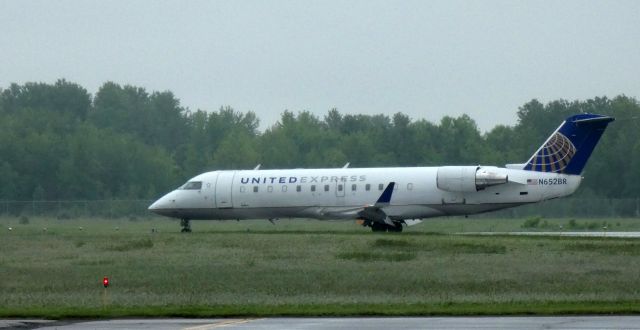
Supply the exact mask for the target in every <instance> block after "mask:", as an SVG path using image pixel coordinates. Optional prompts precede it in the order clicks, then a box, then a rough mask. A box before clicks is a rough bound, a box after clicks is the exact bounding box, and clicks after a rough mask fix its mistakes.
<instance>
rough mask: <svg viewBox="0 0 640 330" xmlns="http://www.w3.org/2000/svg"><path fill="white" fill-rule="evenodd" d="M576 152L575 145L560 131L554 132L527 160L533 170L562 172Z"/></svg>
mask: <svg viewBox="0 0 640 330" xmlns="http://www.w3.org/2000/svg"><path fill="white" fill-rule="evenodd" d="M575 154H576V147H575V146H574V145H573V143H571V141H569V139H568V138H567V137H566V136H564V135H563V134H562V133H560V132H556V133H555V134H554V135H553V136H551V138H550V139H549V140H548V141H547V143H545V144H544V146H543V147H542V148H540V150H539V151H538V153H537V154H536V155H535V157H532V158H531V160H530V161H529V164H528V165H529V166H527V167H530V168H531V169H532V170H534V171H540V172H555V173H562V172H563V170H564V169H565V168H566V167H567V165H569V162H570V161H571V158H573V156H574V155H575Z"/></svg>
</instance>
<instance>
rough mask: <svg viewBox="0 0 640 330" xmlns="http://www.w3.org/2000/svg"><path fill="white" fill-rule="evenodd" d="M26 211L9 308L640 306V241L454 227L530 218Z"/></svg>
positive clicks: (207, 310)
mask: <svg viewBox="0 0 640 330" xmlns="http://www.w3.org/2000/svg"><path fill="white" fill-rule="evenodd" d="M19 220H20V219H19V218H2V219H0V225H2V226H1V227H0V317H50V318H62V317H64V318H69V317H122V316H198V317H205V316H209V317H213V316H269V315H474V314H480V315H487V314H492V315H494V314H561V313H563V314H564V313H588V314H599V313H637V312H640V285H639V284H638V282H637V279H638V278H640V240H635V239H616V238H604V237H598V238H575V237H573V238H572V237H511V236H473V235H451V234H449V233H455V232H474V231H498V229H499V228H510V230H512V231H522V230H523V229H522V227H521V226H522V224H523V223H524V222H525V221H526V219H519V220H514V219H498V220H496V219H459V218H445V219H439V220H434V221H427V222H426V223H424V224H421V225H417V226H414V227H410V228H408V229H407V230H406V232H404V233H387V234H383V233H371V232H370V231H369V230H367V229H365V228H362V227H360V226H357V225H356V224H354V223H351V222H321V221H306V220H287V221H279V222H277V224H276V225H272V224H271V223H269V222H266V221H248V222H231V221H229V222H194V223H193V226H192V227H193V229H194V232H193V233H191V234H181V233H179V225H178V223H177V221H170V220H165V219H160V218H154V219H148V220H137V221H126V220H106V219H72V220H55V219H46V218H31V219H29V223H28V224H20V223H19ZM545 220H546V221H547V223H552V222H553V223H562V222H563V221H564V222H567V220H566V219H564V220H563V219H555V220H554V219H551V220H549V219H545ZM447 221H448V222H447ZM590 221H593V220H591V219H588V220H582V219H576V222H577V223H580V222H585V223H586V222H590ZM598 221H599V222H602V221H607V222H608V223H613V224H615V223H616V222H619V223H620V226H619V227H620V228H621V229H620V230H622V229H623V228H626V229H629V230H633V228H636V226H637V224H636V223H635V222H640V221H638V220H637V219H598ZM461 226H464V227H465V229H464V230H460V227H461ZM8 227H11V228H12V231H9V230H8V229H7V228H8ZM44 228H46V230H44ZM152 229H153V232H152ZM490 229H492V230H490ZM611 230H613V229H611ZM103 276H109V277H110V280H111V286H110V287H109V288H108V289H106V293H107V295H106V296H105V289H104V288H102V285H101V280H102V277H103Z"/></svg>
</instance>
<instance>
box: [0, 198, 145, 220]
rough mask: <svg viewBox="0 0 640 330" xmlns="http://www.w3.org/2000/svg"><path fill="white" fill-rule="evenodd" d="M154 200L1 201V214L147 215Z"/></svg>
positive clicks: (67, 216) (117, 216) (74, 216)
mask: <svg viewBox="0 0 640 330" xmlns="http://www.w3.org/2000/svg"><path fill="white" fill-rule="evenodd" d="M152 202H153V201H152V200H143V199H139V200H117V199H111V200H71V201H69V200H67V201H0V214H2V215H5V216H18V215H31V216H47V217H57V218H59V219H70V218H78V217H106V218H121V217H146V216H151V215H152V214H151V212H149V210H148V209H147V208H148V207H149V205H151V203H152Z"/></svg>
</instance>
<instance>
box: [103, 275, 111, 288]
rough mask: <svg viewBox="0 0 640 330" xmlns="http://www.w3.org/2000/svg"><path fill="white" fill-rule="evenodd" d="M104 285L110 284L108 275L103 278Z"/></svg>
mask: <svg viewBox="0 0 640 330" xmlns="http://www.w3.org/2000/svg"><path fill="white" fill-rule="evenodd" d="M102 285H104V287H105V288H106V287H108V286H109V278H108V277H106V276H105V277H104V278H103V279H102Z"/></svg>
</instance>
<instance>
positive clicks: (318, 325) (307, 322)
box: [0, 316, 640, 330]
mask: <svg viewBox="0 0 640 330" xmlns="http://www.w3.org/2000/svg"><path fill="white" fill-rule="evenodd" d="M222 328H224V329H258V330H276V329H304V330H320V329H356V330H358V329H362V330H365V329H366V330H374V329H640V316H553V317H547V316H513V317H511V316H509V317H364V318H363V317H341V318H335V317H318V318H307V317H305V318H302V317H300V318H238V319H180V318H174V319H116V320H99V321H45V320H0V329H60V330H68V329H96V330H106V329H134V330H136V329H161V330H165V329H166V330H170V329H171V330H173V329H183V330H207V329H222Z"/></svg>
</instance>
